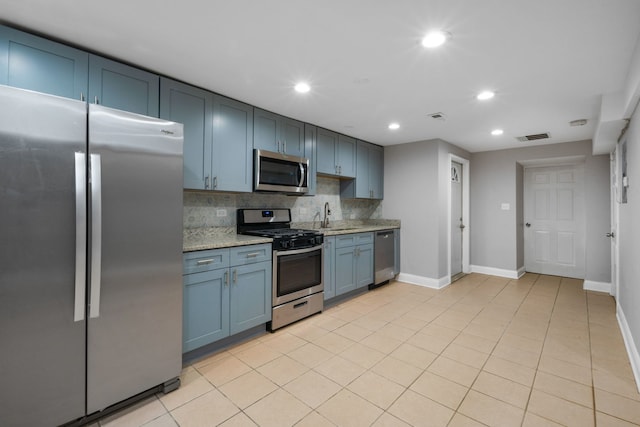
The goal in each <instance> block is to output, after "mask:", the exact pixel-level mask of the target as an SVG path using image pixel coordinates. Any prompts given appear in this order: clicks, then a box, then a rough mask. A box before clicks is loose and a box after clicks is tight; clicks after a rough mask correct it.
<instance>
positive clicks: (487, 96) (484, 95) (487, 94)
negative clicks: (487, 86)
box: [476, 90, 496, 101]
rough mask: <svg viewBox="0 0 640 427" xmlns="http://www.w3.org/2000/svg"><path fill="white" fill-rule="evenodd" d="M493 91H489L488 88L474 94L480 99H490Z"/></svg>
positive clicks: (493, 93) (493, 94)
mask: <svg viewBox="0 0 640 427" xmlns="http://www.w3.org/2000/svg"><path fill="white" fill-rule="evenodd" d="M495 95H496V94H495V92H491V91H490V90H485V91H482V92H480V93H479V94H478V96H476V98H477V99H479V100H480V101H486V100H487V99H491V98H493V97H494V96H495Z"/></svg>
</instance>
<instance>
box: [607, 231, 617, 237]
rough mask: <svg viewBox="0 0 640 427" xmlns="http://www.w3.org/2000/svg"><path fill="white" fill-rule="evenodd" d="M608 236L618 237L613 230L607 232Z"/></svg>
mask: <svg viewBox="0 0 640 427" xmlns="http://www.w3.org/2000/svg"><path fill="white" fill-rule="evenodd" d="M606 236H607V237H616V233H614V232H613V231H612V232H611V233H607V234H606Z"/></svg>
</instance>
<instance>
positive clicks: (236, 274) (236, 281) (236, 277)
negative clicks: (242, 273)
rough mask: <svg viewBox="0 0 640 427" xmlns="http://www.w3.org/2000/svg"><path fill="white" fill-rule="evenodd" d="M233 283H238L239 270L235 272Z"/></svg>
mask: <svg viewBox="0 0 640 427" xmlns="http://www.w3.org/2000/svg"><path fill="white" fill-rule="evenodd" d="M232 280H233V283H238V270H235V269H234V270H233V279H232Z"/></svg>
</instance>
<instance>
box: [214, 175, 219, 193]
mask: <svg viewBox="0 0 640 427" xmlns="http://www.w3.org/2000/svg"><path fill="white" fill-rule="evenodd" d="M216 188H218V177H217V176H214V177H213V189H214V190H215V189H216Z"/></svg>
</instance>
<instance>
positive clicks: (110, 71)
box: [89, 55, 160, 117]
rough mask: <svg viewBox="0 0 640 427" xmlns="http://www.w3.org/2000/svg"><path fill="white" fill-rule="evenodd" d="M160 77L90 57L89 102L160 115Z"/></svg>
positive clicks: (107, 60)
mask: <svg viewBox="0 0 640 427" xmlns="http://www.w3.org/2000/svg"><path fill="white" fill-rule="evenodd" d="M159 98H160V77H158V76H157V75H155V74H152V73H149V72H147V71H143V70H140V69H138V68H134V67H131V66H129V65H125V64H121V63H119V62H115V61H111V60H109V59H106V58H102V57H100V56H96V55H90V56H89V102H95V103H97V104H100V105H104V106H105V107H111V108H117V109H118V110H124V111H129V112H132V113H138V114H143V115H145V116H151V117H158V113H159V108H158V105H159Z"/></svg>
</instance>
